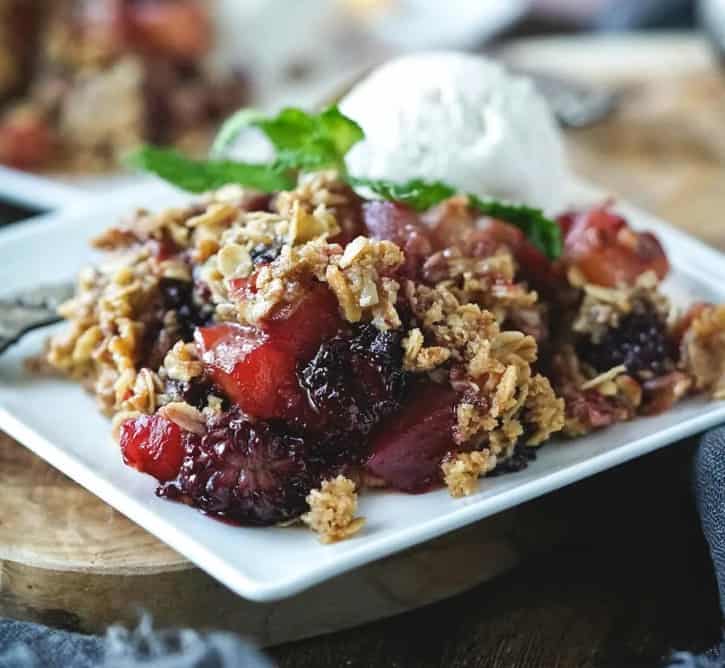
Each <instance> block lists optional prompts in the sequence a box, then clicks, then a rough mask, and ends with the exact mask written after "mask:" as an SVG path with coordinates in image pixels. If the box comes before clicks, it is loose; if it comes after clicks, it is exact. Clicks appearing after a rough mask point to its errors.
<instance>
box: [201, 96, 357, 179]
mask: <svg viewBox="0 0 725 668" xmlns="http://www.w3.org/2000/svg"><path fill="white" fill-rule="evenodd" d="M250 127H256V128H258V129H260V130H261V131H262V132H263V133H264V134H265V135H266V136H267V139H269V141H270V142H271V144H272V146H273V147H274V149H275V151H276V152H277V159H276V161H275V168H276V169H278V170H283V169H300V170H315V169H322V168H325V167H336V168H338V169H343V168H344V164H345V154H346V153H347V152H348V151H349V150H350V149H351V148H352V147H353V145H355V144H356V143H357V142H359V141H360V140H361V139H363V138H364V136H365V135H364V134H363V131H362V128H361V127H360V126H359V125H358V124H357V123H355V121H353V120H352V119H350V118H348V117H347V116H345V115H343V114H342V113H341V112H340V110H339V109H338V108H337V107H336V106H332V107H329V108H327V109H325V110H324V111H323V112H321V113H319V114H310V113H307V112H306V111H303V110H302V109H295V108H292V107H289V108H287V109H283V110H282V111H280V112H279V114H277V115H276V116H273V117H271V118H268V117H266V116H264V115H263V114H261V113H259V112H257V111H254V110H250V109H243V110H241V111H238V112H237V113H236V114H234V115H233V116H232V117H231V118H229V120H228V121H226V122H225V123H224V125H222V127H221V130H219V133H218V134H217V137H216V139H215V140H214V144H213V145H212V149H211V155H212V156H213V157H219V156H222V155H223V154H224V152H225V151H226V150H227V149H228V148H229V147H230V146H231V145H232V144H233V143H234V141H235V140H236V139H237V137H238V136H239V134H240V133H241V132H242V131H243V130H245V129H246V128H250Z"/></svg>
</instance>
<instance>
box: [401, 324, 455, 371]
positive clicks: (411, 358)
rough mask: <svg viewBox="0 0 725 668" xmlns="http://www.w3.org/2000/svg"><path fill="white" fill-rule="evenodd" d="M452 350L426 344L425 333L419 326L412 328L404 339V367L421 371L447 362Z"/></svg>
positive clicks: (407, 369)
mask: <svg viewBox="0 0 725 668" xmlns="http://www.w3.org/2000/svg"><path fill="white" fill-rule="evenodd" d="M450 356H451V351H450V350H448V348H444V347H442V346H425V345H424V337H423V333H422V332H421V331H420V329H419V328H418V327H414V328H413V329H411V330H410V331H409V332H408V334H407V336H406V337H405V338H404V339H403V368H404V369H405V370H406V371H413V372H417V373H421V372H424V371H432V370H433V369H435V368H436V367H439V366H441V364H445V363H446V362H447V361H448V359H449V358H450Z"/></svg>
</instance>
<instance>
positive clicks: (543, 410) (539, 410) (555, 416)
mask: <svg viewBox="0 0 725 668" xmlns="http://www.w3.org/2000/svg"><path fill="white" fill-rule="evenodd" d="M523 418H524V422H525V423H526V424H530V425H532V426H534V427H535V431H534V432H533V433H532V434H531V435H530V436H529V438H528V440H527V441H526V444H527V445H530V446H535V445H541V443H543V442H544V441H546V440H548V439H549V437H550V436H551V435H552V434H553V433H555V432H557V431H561V430H562V429H563V428H564V422H565V405H564V400H563V399H561V398H559V397H557V396H556V394H554V390H553V389H552V387H551V383H550V382H549V379H548V378H546V376H542V375H541V374H538V373H537V374H536V375H535V376H534V377H533V378H532V379H531V382H530V383H529V387H528V394H527V395H526V401H525V403H524V411H523Z"/></svg>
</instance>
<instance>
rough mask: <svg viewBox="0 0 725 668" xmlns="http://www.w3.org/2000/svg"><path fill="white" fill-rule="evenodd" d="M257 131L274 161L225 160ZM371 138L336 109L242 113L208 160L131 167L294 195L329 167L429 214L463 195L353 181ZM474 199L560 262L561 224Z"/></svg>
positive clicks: (153, 154)
mask: <svg viewBox="0 0 725 668" xmlns="http://www.w3.org/2000/svg"><path fill="white" fill-rule="evenodd" d="M250 127H254V128H257V129H259V130H261V131H262V132H263V133H264V134H265V136H266V137H267V139H269V141H270V143H271V144H272V146H273V147H274V149H275V152H276V158H275V159H274V161H273V162H271V163H267V164H257V163H244V162H237V161H234V160H228V159H224V157H223V156H224V154H225V153H226V151H227V149H228V148H229V147H230V146H231V145H232V144H233V143H234V141H235V140H236V139H237V137H238V136H239V134H240V133H241V132H243V131H244V130H245V129H246V128H250ZM364 137H365V135H364V133H363V131H362V129H361V128H360V126H359V125H358V124H357V123H355V121H353V120H352V119H350V118H348V117H347V116H345V115H344V114H342V113H341V112H340V110H339V109H338V108H337V107H336V106H332V107H329V108H328V109H325V110H324V111H322V112H321V113H319V114H310V113H308V112H306V111H303V110H301V109H295V108H292V107H290V108H287V109H283V110H282V111H280V112H279V113H278V114H277V115H276V116H271V117H268V116H265V115H264V114H262V113H261V112H259V111H255V110H252V109H243V110H241V111H238V112H237V113H236V114H234V115H233V116H231V117H230V118H229V120H227V121H226V122H225V123H224V125H223V126H222V127H221V129H220V131H219V133H218V135H217V137H216V139H215V140H214V143H213V145H212V149H211V158H210V159H209V160H191V159H189V158H185V157H184V156H182V155H180V154H179V153H177V152H176V151H174V150H170V149H161V148H155V147H152V146H145V147H142V148H141V149H139V150H137V151H136V152H135V153H134V154H132V155H131V156H130V158H129V163H130V164H131V165H132V166H134V167H138V168H140V169H143V170H145V171H147V172H151V173H153V174H156V175H157V176H160V177H161V178H163V179H165V180H167V181H169V182H170V183H173V184H174V185H176V186H178V187H179V188H183V189H184V190H189V191H191V192H195V193H200V192H205V191H208V190H213V189H215V188H220V187H221V186H223V185H226V184H228V183H238V184H240V185H243V186H248V187H250V188H254V189H256V190H261V191H263V192H267V193H271V192H276V191H278V190H289V189H291V188H293V187H294V185H295V183H296V176H297V173H298V172H303V171H315V170H318V169H325V168H334V169H337V170H338V171H339V172H340V174H341V176H342V178H343V179H345V180H347V182H348V183H349V184H350V185H352V186H354V187H365V188H368V189H370V190H371V191H372V192H374V193H375V194H376V195H378V196H380V197H382V198H384V199H387V200H392V201H396V202H402V203H404V204H407V205H408V206H410V207H412V208H413V209H415V210H416V211H427V210H428V209H430V208H431V207H433V206H435V205H436V204H439V203H440V202H442V201H443V200H446V199H448V198H449V197H452V196H453V195H455V194H456V193H457V192H458V191H457V190H456V189H455V188H453V187H452V186H450V185H448V184H446V183H442V182H440V181H435V182H426V181H423V180H420V179H414V180H412V181H407V182H405V183H396V182H394V181H387V180H376V179H361V178H354V177H352V176H350V175H349V174H348V173H347V170H346V169H345V155H346V154H347V152H348V151H349V150H350V149H351V148H352V147H353V146H354V145H355V144H356V143H357V142H359V141H361V140H362V139H364ZM467 196H468V201H469V204H470V206H471V207H473V208H474V209H476V210H477V211H479V212H480V213H481V214H483V215H485V216H491V217H492V218H497V219H499V220H502V221H505V222H507V223H510V224H511V225H515V226H516V227H518V228H519V229H520V230H522V231H523V233H524V234H525V235H526V237H527V238H528V239H529V240H530V241H531V243H532V244H534V246H536V247H537V248H538V249H539V250H541V251H542V252H543V253H544V254H545V255H546V256H547V257H549V258H551V259H555V258H557V257H558V256H559V255H560V254H561V245H562V241H561V231H560V229H559V226H558V225H557V224H556V222H555V221H553V220H551V219H549V218H547V217H546V216H545V215H544V213H543V212H542V211H540V210H539V209H535V208H532V207H529V206H524V205H519V204H512V203H509V202H502V201H499V200H494V199H481V198H479V197H477V196H475V195H471V194H469V195H467Z"/></svg>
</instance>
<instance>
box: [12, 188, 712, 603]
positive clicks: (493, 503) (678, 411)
mask: <svg viewBox="0 0 725 668" xmlns="http://www.w3.org/2000/svg"><path fill="white" fill-rule="evenodd" d="M183 197H184V196H182V195H179V194H178V193H174V192H173V191H171V190H170V189H168V188H167V187H165V186H161V185H160V184H159V185H152V186H150V187H148V186H145V187H143V188H141V189H140V190H136V189H134V190H130V191H129V190H126V191H121V192H117V193H114V194H113V195H112V196H108V197H104V198H102V199H100V200H99V199H96V200H94V201H92V202H91V203H89V204H88V205H87V206H85V207H78V206H76V207H75V208H73V209H72V210H67V211H65V212H62V213H58V214H51V215H48V216H44V217H43V218H40V219H38V220H37V221H36V222H31V223H24V224H21V225H19V226H15V227H13V228H10V229H7V230H4V231H2V232H0V258H1V260H2V261H1V262H0V286H2V288H1V290H2V292H12V291H15V290H18V289H20V288H24V287H29V286H32V285H36V284H38V283H43V282H54V281H59V280H62V279H68V278H70V277H72V276H73V275H74V274H75V273H76V272H77V271H78V269H79V267H80V266H82V265H84V264H86V263H87V262H89V261H91V260H92V259H93V253H92V251H90V250H89V248H88V246H87V243H86V240H87V239H88V238H89V237H90V236H92V235H93V234H95V233H97V232H100V231H101V230H103V229H104V228H106V227H107V226H108V225H109V224H111V223H112V222H113V221H114V220H116V219H118V218H119V217H120V216H122V215H123V214H124V213H127V212H128V211H129V210H131V209H132V208H134V207H136V206H147V207H150V208H160V207H162V206H166V205H168V204H170V203H173V202H178V201H179V200H180V199H182V198H183ZM604 197H605V194H604V193H602V192H601V191H598V190H596V189H594V188H591V187H588V186H583V185H582V184H573V185H572V186H571V193H570V197H569V200H570V203H571V204H579V205H585V204H592V203H595V202H598V201H601V200H602V199H603V198H604ZM619 209H620V210H621V211H622V212H623V213H624V214H625V215H627V216H628V217H629V218H630V220H631V222H632V223H633V225H634V226H635V227H640V228H641V227H644V228H649V229H651V230H653V231H654V232H656V233H657V234H658V235H659V237H660V239H661V240H662V241H663V243H664V245H665V246H666V249H667V251H668V253H669V256H670V259H671V262H672V266H673V272H672V275H671V277H670V278H668V280H667V283H666V289H667V291H668V292H669V294H670V295H671V296H672V297H673V299H674V300H675V302H676V303H677V302H679V303H685V302H687V301H691V300H695V299H704V300H709V301H715V302H722V301H725V290H724V289H723V287H722V286H724V285H725V265H723V261H722V255H720V254H719V253H718V252H717V251H714V250H712V249H709V248H707V247H706V246H704V245H703V244H701V243H700V242H698V241H696V240H694V239H692V238H690V237H688V236H687V235H684V234H683V233H681V232H678V231H677V230H674V229H672V228H670V227H669V226H667V225H665V224H664V223H662V222H660V221H658V220H656V219H654V218H653V217H651V216H648V215H647V214H644V213H642V212H641V211H638V210H636V209H634V208H633V207H630V206H627V205H621V206H620V207H619ZM47 335H48V331H47V330H46V331H40V332H35V333H34V334H33V335H30V336H28V337H27V338H26V339H25V340H23V341H22V343H21V344H20V345H17V346H15V347H14V348H12V349H11V350H10V351H9V352H8V353H6V354H5V355H4V356H2V357H0V427H1V428H3V429H4V430H5V431H7V432H8V433H9V434H11V435H12V436H14V437H15V438H16V439H17V440H19V441H20V442H22V443H24V444H25V445H26V446H28V447H29V448H30V449H32V450H33V451H34V452H36V453H37V454H38V455H40V456H41V457H43V458H44V459H46V460H47V461H48V462H50V463H51V464H52V465H54V466H56V467H57V468H58V469H60V470H61V471H63V472H64V473H66V474H67V475H68V476H70V477H71V478H73V479H74V480H76V481H77V482H78V483H80V484H81V485H83V486H84V487H87V488H88V489H89V490H90V491H92V492H93V493H95V494H97V495H98V496H99V497H101V498H102V499H103V500H105V501H106V502H108V503H110V504H111V505H113V506H115V507H116V508H117V509H118V510H120V511H121V512H122V513H124V514H125V515H127V516H128V517H129V518H131V519H132V520H133V521H135V522H137V523H138V524H140V525H141V526H143V527H144V528H145V529H147V530H148V531H150V532H151V533H153V534H154V535H156V536H158V538H160V539H161V540H163V541H165V542H166V543H168V544H169V545H171V546H172V547H174V548H175V549H176V550H178V551H179V552H181V553H182V554H184V555H185V556H186V557H188V558H189V559H190V560H191V561H193V562H195V563H196V564H198V565H199V566H200V567H201V568H203V569H204V570H205V571H207V572H208V573H210V574H211V575H212V576H214V577H215V578H217V579H219V580H220V581H221V582H223V583H224V584H225V585H227V586H228V587H230V588H231V589H233V590H234V591H236V592H238V593H239V594H241V595H242V596H244V597H246V598H249V599H253V600H258V601H264V600H270V599H275V598H282V597H285V596H289V595H291V594H294V593H296V592H298V591H300V590H302V589H304V588H306V587H310V586H311V585H314V584H316V583H318V582H321V581H323V580H326V579H328V578H330V577H332V576H334V575H337V574H339V573H342V572H344V571H346V570H349V569H352V568H355V567H356V566H360V565H362V564H365V563H367V562H370V561H372V560H374V559H379V558H380V557H383V556H385V555H388V554H391V553H393V552H396V551H398V550H402V549H404V548H407V547H410V546H412V545H415V544H417V543H421V542H423V541H426V540H428V539H430V538H433V537H434V536H438V535H440V534H443V533H446V532H448V531H453V530H454V529H457V528H458V527H461V526H463V525H466V524H469V523H471V522H475V521H476V520H479V519H481V518H483V517H486V516H488V515H492V514H494V513H497V512H499V511H501V510H504V509H506V508H510V507H512V506H515V505H517V504H520V503H522V502H524V501H527V500H529V499H532V498H534V497H536V496H540V495H542V494H545V493H547V492H550V491H552V490H554V489H557V488H559V487H562V486H563V485H567V484H570V483H572V482H575V481H577V480H580V479H582V478H584V477H587V476H590V475H592V474H594V473H597V472H599V471H602V470H604V469H607V468H609V467H612V466H615V465H617V464H620V463H622V462H624V461H627V460H629V459H632V458H633V457H637V456H639V455H642V454H644V453H646V452H649V451H651V450H654V449H655V448H659V447H662V446H664V445H668V444H670V443H673V442H675V441H677V440H678V439H681V438H683V437H685V436H688V435H691V434H694V433H696V432H698V431H701V430H703V429H706V428H707V427H710V426H713V425H715V424H717V423H718V422H721V421H725V403H723V402H717V403H709V402H707V401H705V400H702V399H693V400H688V401H686V402H683V403H682V404H680V405H678V406H677V407H675V409H674V410H672V411H670V412H669V413H667V414H665V415H660V416H657V417H651V418H640V419H637V420H634V421H632V422H629V423H626V424H620V425H616V426H614V427H612V428H610V429H607V430H605V431H602V432H599V433H596V434H592V435H590V436H587V437H586V438H581V439H578V440H576V441H571V442H562V443H552V444H550V445H547V446H546V447H545V448H544V449H543V450H541V452H540V453H539V456H538V458H537V460H536V461H534V462H532V463H531V465H530V466H529V467H528V468H527V469H526V470H524V471H521V472H519V473H514V474H509V475H504V476H500V477H496V478H491V479H484V480H482V481H481V485H480V490H479V491H478V493H476V494H474V495H473V496H471V497H468V498H465V499H452V498H451V497H450V496H449V495H448V492H447V491H446V490H439V491H435V492H431V493H429V494H424V495H420V496H408V495H405V494H399V493H394V492H376V493H366V494H363V495H362V497H361V500H360V512H361V514H362V515H364V516H365V517H366V518H367V524H366V526H365V528H364V530H363V531H362V532H361V533H360V534H359V535H357V536H356V537H354V538H353V539H351V540H347V541H344V542H342V543H339V544H336V545H331V546H323V545H321V544H320V543H319V542H318V541H317V538H316V537H315V535H314V534H313V533H312V532H311V531H307V530H304V529H301V528H294V527H290V528H284V529H283V528H265V529H258V528H238V527H234V526H229V525H227V524H224V523H221V522H216V521H214V520H212V519H209V518H208V517H205V516H204V515H202V514H201V513H199V512H197V511H196V510H194V509H192V508H189V507H186V506H184V505H181V504H176V503H172V502H169V501H165V500H162V499H158V498H156V496H155V495H154V488H155V481H154V480H153V479H152V478H151V477H149V476H146V475H142V474H139V473H137V472H135V471H134V470H132V469H130V468H128V467H126V466H125V465H124V464H123V463H122V461H121V457H120V453H119V450H118V447H117V446H116V445H115V444H114V443H113V442H112V440H111V437H110V435H109V431H110V425H109V422H108V420H107V419H105V418H103V417H102V416H101V415H100V414H99V413H98V411H97V409H96V407H95V404H94V400H93V399H92V398H91V397H90V396H89V395H87V394H86V393H85V392H84V391H83V390H82V389H81V388H80V387H78V386H77V385H75V384H73V383H70V382H66V381H63V380H59V379H48V378H37V377H31V376H30V375H28V374H27V373H26V372H25V371H24V369H23V359H24V358H25V357H27V356H29V355H32V354H36V353H38V352H39V351H40V350H41V346H42V343H43V340H44V338H45V337H46V336H47Z"/></svg>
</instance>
